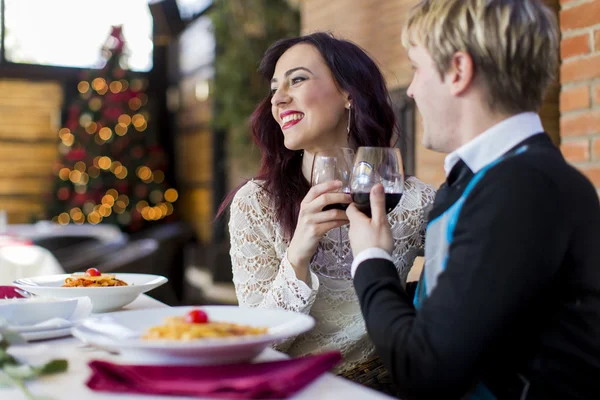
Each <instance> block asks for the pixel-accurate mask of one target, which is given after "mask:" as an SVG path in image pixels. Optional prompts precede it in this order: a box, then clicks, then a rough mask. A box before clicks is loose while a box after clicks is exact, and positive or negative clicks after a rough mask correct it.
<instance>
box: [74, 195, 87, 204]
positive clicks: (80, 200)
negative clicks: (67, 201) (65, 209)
mask: <svg viewBox="0 0 600 400" xmlns="http://www.w3.org/2000/svg"><path fill="white" fill-rule="evenodd" d="M88 200H89V197H88V196H86V195H85V194H81V193H77V194H76V195H75V196H74V197H73V202H74V203H75V204H77V205H80V206H81V205H83V204H85V202H86V201H88Z"/></svg>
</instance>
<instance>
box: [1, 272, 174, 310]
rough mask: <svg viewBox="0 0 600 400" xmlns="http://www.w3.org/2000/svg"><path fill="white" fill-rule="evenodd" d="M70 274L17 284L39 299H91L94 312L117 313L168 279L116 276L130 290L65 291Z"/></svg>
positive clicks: (22, 281) (71, 289) (114, 288)
mask: <svg viewBox="0 0 600 400" xmlns="http://www.w3.org/2000/svg"><path fill="white" fill-rule="evenodd" d="M70 276H71V275H70V274H61V275H48V276H37V277H34V278H25V279H18V280H16V281H14V282H13V285H14V286H17V287H19V288H21V289H23V290H27V291H28V292H30V293H33V294H36V295H39V296H48V297H56V298H63V299H64V298H74V297H89V298H90V300H91V302H92V307H93V308H92V312H96V313H99V312H107V311H115V310H118V309H119V308H121V307H123V306H126V305H127V304H129V303H131V302H132V301H134V300H135V299H136V298H137V297H138V296H139V295H140V294H142V293H146V292H148V291H150V290H152V289H154V288H156V287H158V286H161V285H164V284H165V283H167V282H168V279H167V278H165V277H164V276H159V275H149V274H115V277H116V278H117V279H120V280H122V281H124V282H126V283H127V285H128V286H107V287H62V285H63V284H64V283H65V279H66V278H68V277H70Z"/></svg>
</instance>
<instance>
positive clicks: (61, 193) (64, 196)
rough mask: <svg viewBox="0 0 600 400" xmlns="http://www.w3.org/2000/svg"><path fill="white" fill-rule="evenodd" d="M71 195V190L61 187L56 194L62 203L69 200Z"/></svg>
mask: <svg viewBox="0 0 600 400" xmlns="http://www.w3.org/2000/svg"><path fill="white" fill-rule="evenodd" d="M70 194H71V192H70V190H69V188H66V187H61V188H60V189H58V191H57V192H56V197H58V199H59V200H61V201H65V200H68V199H69V195H70Z"/></svg>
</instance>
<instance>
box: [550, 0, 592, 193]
mask: <svg viewBox="0 0 600 400" xmlns="http://www.w3.org/2000/svg"><path fill="white" fill-rule="evenodd" d="M560 4H561V11H560V28H561V32H562V41H561V47H560V52H561V58H562V65H561V69H560V75H561V76H560V80H561V85H562V89H561V94H560V113H561V116H560V135H561V142H562V145H561V150H562V152H563V154H564V156H565V157H566V158H567V160H569V161H570V162H571V163H572V164H573V165H575V166H576V167H578V168H579V169H580V170H581V171H582V172H583V173H584V174H585V175H586V176H587V177H588V178H589V179H590V180H591V181H592V182H593V183H594V185H595V186H596V189H597V190H598V193H599V194H600V0H560Z"/></svg>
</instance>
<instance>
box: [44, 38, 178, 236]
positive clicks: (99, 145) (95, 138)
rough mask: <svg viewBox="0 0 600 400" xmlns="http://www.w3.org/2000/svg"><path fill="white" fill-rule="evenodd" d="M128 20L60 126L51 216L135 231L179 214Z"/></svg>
mask: <svg viewBox="0 0 600 400" xmlns="http://www.w3.org/2000/svg"><path fill="white" fill-rule="evenodd" d="M126 53H127V52H126V46H125V41H124V38H123V33H122V29H121V27H113V28H112V31H111V34H110V36H109V38H108V40H107V41H106V43H105V45H104V47H103V49H102V56H103V59H104V60H105V64H104V66H103V67H102V68H101V69H93V70H90V71H87V72H85V73H84V74H83V77H82V79H81V81H80V82H79V84H78V85H77V90H78V93H79V94H78V96H77V98H76V100H75V101H74V102H73V104H72V105H71V106H70V107H69V108H68V115H67V120H66V124H65V125H64V126H63V127H62V128H61V129H60V131H59V133H58V134H59V138H60V141H59V154H60V156H59V160H58V161H57V164H56V166H55V171H54V172H55V176H56V177H57V178H56V184H55V187H54V191H53V194H52V198H51V199H50V201H49V202H48V209H47V211H48V217H50V218H52V220H53V221H54V222H57V223H59V224H62V225H66V224H69V223H74V224H84V223H90V224H94V225H95V224H99V223H110V224H116V225H119V226H120V227H121V228H122V229H123V230H125V231H127V232H134V231H138V230H140V229H142V228H144V227H146V226H148V225H149V224H153V223H156V221H167V220H170V219H172V218H173V216H174V214H173V212H174V207H173V203H174V202H175V201H176V200H177V197H178V193H177V191H176V190H175V189H174V188H170V187H169V186H168V183H167V182H165V170H166V168H167V166H168V162H167V160H166V157H165V154H164V153H163V151H162V149H161V147H160V146H159V145H158V144H157V137H156V135H155V134H154V133H152V130H151V126H152V119H151V114H150V112H149V110H148V96H147V95H146V93H145V90H146V87H147V82H146V80H145V79H144V78H141V77H139V76H135V75H134V74H133V73H132V72H131V71H129V70H128V69H127V60H126Z"/></svg>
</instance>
